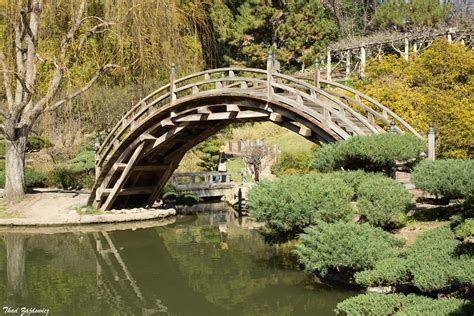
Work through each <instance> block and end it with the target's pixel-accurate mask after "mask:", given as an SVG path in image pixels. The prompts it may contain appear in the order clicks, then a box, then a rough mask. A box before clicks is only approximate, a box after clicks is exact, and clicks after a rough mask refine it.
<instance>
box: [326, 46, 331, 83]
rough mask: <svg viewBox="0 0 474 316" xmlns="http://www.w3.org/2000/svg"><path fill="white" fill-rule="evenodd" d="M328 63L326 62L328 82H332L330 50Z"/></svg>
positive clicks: (329, 51)
mask: <svg viewBox="0 0 474 316" xmlns="http://www.w3.org/2000/svg"><path fill="white" fill-rule="evenodd" d="M326 58H327V61H326V79H327V80H328V81H331V72H332V70H331V50H330V49H328V52H327V57H326Z"/></svg>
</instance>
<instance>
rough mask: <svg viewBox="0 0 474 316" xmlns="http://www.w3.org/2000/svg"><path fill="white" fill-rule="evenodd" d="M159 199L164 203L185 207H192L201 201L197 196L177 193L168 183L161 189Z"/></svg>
mask: <svg viewBox="0 0 474 316" xmlns="http://www.w3.org/2000/svg"><path fill="white" fill-rule="evenodd" d="M161 199H162V200H163V202H164V203H171V204H174V205H187V206H192V205H194V204H196V203H199V201H200V200H201V199H200V198H199V196H197V195H195V194H194V193H191V192H178V190H177V189H176V187H174V186H173V185H172V184H170V183H168V184H166V185H165V187H164V188H163V193H161Z"/></svg>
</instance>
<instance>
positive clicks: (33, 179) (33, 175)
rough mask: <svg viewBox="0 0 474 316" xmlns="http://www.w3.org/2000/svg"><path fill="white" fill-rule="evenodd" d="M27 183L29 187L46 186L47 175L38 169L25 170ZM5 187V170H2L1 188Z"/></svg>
mask: <svg viewBox="0 0 474 316" xmlns="http://www.w3.org/2000/svg"><path fill="white" fill-rule="evenodd" d="M25 184H26V186H27V187H29V188H44V187H45V186H46V184H47V176H46V175H45V174H44V173H42V172H40V171H37V170H33V169H26V170H25ZM4 187H5V171H0V188H4Z"/></svg>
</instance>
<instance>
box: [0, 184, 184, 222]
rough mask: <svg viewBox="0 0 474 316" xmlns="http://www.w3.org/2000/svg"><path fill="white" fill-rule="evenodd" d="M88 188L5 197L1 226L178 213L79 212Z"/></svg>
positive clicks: (134, 218) (152, 217)
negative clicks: (17, 199) (9, 201)
mask: <svg viewBox="0 0 474 316" xmlns="http://www.w3.org/2000/svg"><path fill="white" fill-rule="evenodd" d="M88 195H89V194H88V193H87V192H64V191H60V190H51V189H45V190H35V191H34V192H33V193H29V194H27V195H26V197H25V199H24V200H23V201H21V202H20V203H17V204H12V205H7V204H6V202H5V201H2V202H3V203H2V205H3V207H2V208H3V211H2V216H1V217H3V218H0V226H51V225H83V224H103V223H121V222H131V221H144V220H156V219H161V218H165V217H168V216H173V215H176V210H175V209H149V210H145V209H134V210H127V211H126V212H120V211H115V212H109V213H106V214H102V213H99V214H94V215H92V214H85V212H80V210H81V208H82V207H84V206H85V205H86V204H87V198H88Z"/></svg>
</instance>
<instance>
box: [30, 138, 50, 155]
mask: <svg viewBox="0 0 474 316" xmlns="http://www.w3.org/2000/svg"><path fill="white" fill-rule="evenodd" d="M52 145H53V144H52V143H51V142H50V141H49V139H47V138H45V137H42V136H38V135H31V136H29V137H28V139H27V140H26V152H29V153H31V152H35V151H40V150H41V149H43V148H49V147H51V146H52Z"/></svg>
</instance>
